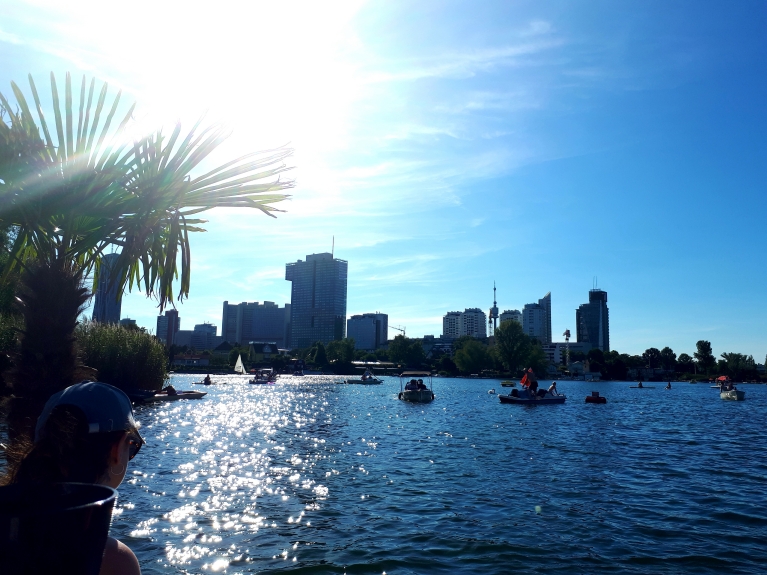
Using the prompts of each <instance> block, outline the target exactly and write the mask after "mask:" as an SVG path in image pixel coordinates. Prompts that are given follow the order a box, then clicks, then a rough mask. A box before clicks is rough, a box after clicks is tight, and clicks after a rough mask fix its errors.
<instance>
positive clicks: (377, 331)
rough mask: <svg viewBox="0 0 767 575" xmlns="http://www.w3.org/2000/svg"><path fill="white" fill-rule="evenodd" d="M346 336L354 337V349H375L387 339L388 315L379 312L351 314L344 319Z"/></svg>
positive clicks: (384, 343)
mask: <svg viewBox="0 0 767 575" xmlns="http://www.w3.org/2000/svg"><path fill="white" fill-rule="evenodd" d="M346 337H349V338H352V339H354V349H364V350H367V351H373V350H376V349H378V348H379V347H381V346H382V345H386V342H387V341H388V338H389V316H388V315H386V314H385V313H379V312H376V313H363V314H361V315H353V316H351V317H350V318H349V319H348V320H346Z"/></svg>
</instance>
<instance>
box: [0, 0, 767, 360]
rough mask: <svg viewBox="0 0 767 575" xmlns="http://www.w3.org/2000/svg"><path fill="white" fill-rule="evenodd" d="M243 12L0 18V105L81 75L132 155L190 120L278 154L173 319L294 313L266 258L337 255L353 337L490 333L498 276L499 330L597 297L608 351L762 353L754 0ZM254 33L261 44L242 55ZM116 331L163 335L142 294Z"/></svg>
mask: <svg viewBox="0 0 767 575" xmlns="http://www.w3.org/2000/svg"><path fill="white" fill-rule="evenodd" d="M238 10H239V11H240V12H239V14H240V15H241V17H240V18H237V19H232V18H231V16H230V11H228V10H223V9H222V10H210V11H205V14H204V16H203V14H202V13H201V12H198V11H194V10H190V11H187V10H176V9H172V8H167V7H166V8H164V9H159V8H158V9H157V10H153V11H152V14H151V16H150V17H147V16H146V14H145V13H143V12H142V11H140V10H139V11H136V12H135V13H133V14H125V13H124V11H122V10H121V7H120V6H118V5H114V6H111V5H110V6H103V7H100V9H99V10H93V9H92V6H91V4H90V3H71V4H66V5H64V4H61V3H56V2H53V1H52V0H35V2H24V1H22V0H20V1H19V2H16V3H12V4H9V6H7V9H6V10H5V12H4V18H3V22H2V23H0V63H1V64H2V65H1V66H0V87H2V90H3V93H8V92H9V83H10V81H15V82H17V83H18V84H19V87H20V88H21V89H22V90H23V91H24V92H25V93H26V94H27V95H28V96H29V97H31V96H30V92H29V87H28V85H27V83H26V77H27V74H30V73H31V74H32V75H33V76H34V78H35V79H36V81H37V82H38V86H42V85H46V83H47V77H48V74H49V72H50V71H53V72H54V73H55V74H56V77H57V81H58V82H59V85H60V86H62V85H63V77H64V74H65V72H66V71H70V72H71V73H72V76H73V80H74V82H75V84H76V85H78V82H79V81H80V76H81V75H82V74H83V73H86V74H87V75H88V76H89V77H90V76H91V75H92V76H95V77H96V78H97V80H108V81H109V82H110V93H111V94H114V93H115V92H116V91H117V90H118V89H122V90H123V97H122V100H121V106H122V105H123V104H124V105H125V106H126V108H125V109H126V110H127V106H128V105H130V103H132V102H133V101H136V102H137V104H138V107H137V108H136V113H135V114H134V117H135V119H136V120H135V124H133V125H132V126H131V134H134V133H137V132H138V133H140V132H141V131H142V130H145V129H150V128H152V129H153V128H157V127H160V126H166V127H167V130H166V133H168V134H169V133H171V131H172V125H173V123H174V122H175V121H176V120H181V121H182V122H183V125H184V127H185V128H190V127H191V125H193V123H194V122H195V121H196V120H197V119H199V118H200V117H201V116H203V115H204V114H205V113H206V112H207V116H206V121H208V122H213V121H221V122H223V123H225V124H226V125H228V126H230V127H231V129H232V137H231V138H230V139H229V140H228V141H227V142H226V143H225V144H224V145H223V146H222V147H221V149H220V153H221V155H222V157H223V159H224V160H227V159H231V158H234V157H237V156H239V155H241V154H244V153H247V152H251V151H255V150H259V149H268V148H274V147H275V146H279V145H281V144H284V143H286V142H290V145H291V146H292V147H294V148H295V150H296V153H295V156H294V157H293V158H292V160H291V161H292V162H294V165H295V169H294V170H293V171H291V172H290V175H291V177H293V178H295V180H296V187H295V189H294V190H293V191H292V194H293V195H292V199H291V200H290V201H288V202H282V203H281V204H280V205H279V206H278V207H279V208H280V209H283V210H285V212H284V213H278V214H277V216H278V217H277V218H276V219H272V218H268V217H265V216H263V215H262V214H259V213H258V212H257V211H255V210H244V211H237V210H232V209H222V210H216V211H214V212H212V213H211V214H209V218H208V219H209V222H208V223H207V224H205V225H204V227H205V228H206V229H207V230H208V233H206V234H193V236H192V238H191V240H190V241H191V258H192V271H191V291H190V298H189V299H188V300H186V301H185V302H183V303H182V304H180V305H178V310H179V312H180V315H181V316H183V317H184V318H194V323H202V322H205V321H208V322H211V323H214V324H218V323H219V322H220V306H221V302H222V301H223V300H229V301H237V302H244V301H253V300H258V301H274V302H281V303H282V302H287V301H289V294H290V289H289V285H285V284H287V282H285V281H284V279H283V277H284V267H283V266H284V263H285V262H287V261H295V259H296V258H298V257H302V256H303V255H304V254H306V253H307V252H310V251H313V252H323V251H328V252H329V251H331V250H332V249H333V248H332V246H333V242H334V240H333V238H334V237H335V255H336V256H337V257H339V258H342V259H345V260H347V261H349V262H353V263H352V264H350V269H349V280H348V281H349V284H348V288H349V289H348V292H349V301H348V307H347V317H348V316H349V315H355V314H361V313H367V312H370V311H371V310H375V309H380V310H383V311H385V312H386V313H387V314H388V315H389V318H390V324H391V325H398V326H405V327H407V333H408V335H412V336H422V335H426V334H433V335H437V334H438V333H439V329H440V327H439V326H440V320H441V317H442V316H443V314H444V313H445V311H447V310H451V309H452V310H455V309H464V308H467V307H477V308H480V309H482V310H483V311H485V312H487V310H488V309H489V308H490V306H491V305H492V301H493V300H492V295H493V294H492V283H493V281H494V280H495V281H497V285H498V297H497V301H498V306H499V309H501V310H503V309H520V310H521V309H522V307H523V306H524V304H525V303H529V302H530V301H534V298H538V297H540V294H545V293H546V292H547V291H552V293H555V294H556V298H555V299H554V301H553V302H552V334H553V336H554V337H555V338H556V337H558V336H556V334H561V333H562V332H563V331H564V330H565V329H570V330H571V332H572V333H575V330H576V325H575V317H574V310H575V309H577V308H578V307H579V306H580V305H581V304H583V303H584V302H583V297H582V293H584V291H587V290H588V289H589V288H590V287H593V286H592V277H593V276H598V277H599V279H600V281H599V287H600V288H601V289H604V290H605V291H607V292H608V293H609V294H610V310H611V314H610V316H611V317H610V331H611V334H610V348H611V349H615V350H618V351H620V352H625V353H641V352H642V351H644V350H645V349H647V348H648V347H663V346H669V347H671V348H673V349H674V350H675V351H676V352H677V353H688V354H692V353H693V352H694V350H695V342H696V341H698V340H701V339H705V340H708V341H711V343H712V345H713V349H714V352H715V354H716V355H717V356H718V355H719V354H721V353H723V352H739V353H746V354H751V355H753V356H754V357H756V358H763V357H764V355H765V353H767V334H766V333H764V330H763V329H762V326H763V325H764V324H765V323H767V301H765V299H764V295H763V294H764V287H763V286H764V285H766V284H767V269H765V266H764V265H763V253H764V248H765V239H764V237H763V236H764V234H763V233H762V232H761V230H762V228H763V214H765V213H767V196H766V195H765V194H764V193H763V188H764V182H765V181H767V162H766V161H765V158H766V157H767V151H766V150H765V146H766V145H767V144H766V143H765V139H764V131H765V130H764V129H765V126H767V110H765V109H764V106H763V102H764V100H765V96H767V77H766V76H765V75H764V73H763V71H764V70H765V69H767V45H766V43H765V42H764V38H765V36H767V29H766V28H767V26H765V22H767V18H765V10H767V8H766V7H765V5H764V3H763V2H754V1H750V0H744V1H743V2H738V3H735V4H732V3H711V4H708V5H707V9H706V10H701V9H700V6H699V4H698V3H696V2H693V1H691V0H681V1H680V2H677V3H675V4H674V6H673V9H672V8H669V7H668V6H667V5H665V4H663V3H655V2H638V1H627V2H624V3H621V4H614V3H605V2H597V3H586V2H572V3H566V4H562V3H525V2H515V3H504V2H493V1H489V2H487V3H483V4H482V5H481V6H477V5H476V3H469V2H460V1H459V2H455V3H450V4H448V5H444V4H442V3H437V2H430V1H425V2H422V3H417V4H416V5H413V4H412V3H404V2H397V1H392V2H386V3H374V2H364V1H360V2H334V3H332V5H312V4H311V3H308V4H306V5H303V6H302V8H301V9H300V10H296V9H294V8H293V7H291V5H290V4H289V3H288V4H284V5H283V4H279V3H271V4H267V3H252V4H251V5H248V6H241V7H238ZM115 21H120V22H122V23H124V25H123V26H117V27H116V26H114V22H115ZM253 21H259V22H268V23H269V24H270V25H269V26H266V27H265V28H267V30H265V31H264V33H263V34H259V35H258V37H256V38H254V37H252V36H253V35H252V34H251V33H250V32H251V30H250V28H249V26H250V24H249V23H251V22H253ZM83 22H87V23H88V25H87V26H83V24H82V23H83ZM156 29H162V30H164V31H165V32H166V34H165V35H164V40H163V45H162V48H161V50H163V51H167V53H169V54H173V53H174V52H173V50H175V48H174V47H176V46H187V50H188V52H187V53H186V57H185V58H183V59H180V60H178V61H176V62H175V65H174V66H173V67H172V68H171V69H169V68H168V67H167V65H164V63H163V62H164V61H165V60H164V59H163V58H157V57H156V55H157V50H158V48H157V47H155V46H151V45H149V44H146V45H136V42H135V38H136V37H142V36H147V37H149V36H152V35H153V34H154V31H155V30H156ZM198 36H199V37H205V38H207V39H208V41H207V42H205V43H195V42H189V41H188V38H189V37H198ZM275 47H278V48H279V57H275V56H274V54H275ZM163 53H165V52H163ZM254 68H255V69H258V70H259V73H258V74H251V73H246V72H244V71H245V70H251V69H254ZM201 78H204V81H200V79H201ZM265 86H269V89H264V88H265ZM44 98H45V97H44ZM41 105H42V106H43V108H46V111H47V106H48V103H47V102H46V101H45V99H43V101H42V102H41ZM47 115H48V117H51V116H50V114H47ZM254 239H257V240H258V242H259V244H258V249H257V250H254V249H253V240H254ZM122 310H123V315H125V316H130V317H131V318H134V319H137V320H138V323H139V324H141V325H144V326H147V327H151V326H152V325H153V322H154V318H156V316H157V314H158V310H157V309H156V308H155V307H154V303H153V301H151V300H146V299H145V298H144V296H143V295H142V294H141V293H139V292H136V291H134V292H133V293H131V294H127V295H125V296H124V298H123V301H122ZM87 314H88V315H90V312H87ZM190 325H191V324H190Z"/></svg>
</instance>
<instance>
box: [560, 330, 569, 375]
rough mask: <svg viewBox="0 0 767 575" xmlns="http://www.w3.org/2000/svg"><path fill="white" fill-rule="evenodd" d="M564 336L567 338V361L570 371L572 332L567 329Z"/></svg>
mask: <svg viewBox="0 0 767 575" xmlns="http://www.w3.org/2000/svg"><path fill="white" fill-rule="evenodd" d="M562 335H563V336H565V358H566V360H565V361H566V362H567V363H566V365H567V369H570V330H569V329H566V330H565V333H563V334H562Z"/></svg>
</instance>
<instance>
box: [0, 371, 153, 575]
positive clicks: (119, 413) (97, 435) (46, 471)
mask: <svg viewBox="0 0 767 575" xmlns="http://www.w3.org/2000/svg"><path fill="white" fill-rule="evenodd" d="M143 444H144V440H143V438H142V437H141V435H140V434H139V432H138V426H137V425H136V421H135V420H134V419H133V408H132V407H131V403H130V399H128V396H127V395H125V393H123V392H122V391H121V390H119V389H117V388H116V387H113V386H111V385H108V384H106V383H99V382H83V383H78V384H75V385H72V386H70V387H68V388H66V389H65V390H63V391H60V392H59V393H56V394H54V395H53V396H51V398H50V399H49V400H48V402H47V403H46V404H45V407H44V408H43V412H42V414H40V417H39V418H38V420H37V426H36V427H35V441H34V444H32V445H31V446H28V447H27V449H26V450H25V453H24V455H23V456H22V457H21V458H20V459H19V460H18V463H16V464H15V465H14V466H13V467H12V468H11V470H10V471H9V473H8V475H7V477H6V478H5V483H58V482H62V481H72V482H81V483H99V484H101V485H107V486H109V487H112V488H115V489H116V488H117V487H118V486H119V485H120V483H121V482H122V480H123V478H124V477H125V473H126V471H127V469H128V462H129V461H130V460H131V459H133V458H134V457H135V456H136V454H137V453H138V452H139V450H140V449H141V446H142V445H143ZM140 574H141V568H140V567H139V564H138V560H137V559H136V556H135V555H134V554H133V551H131V550H130V549H129V548H128V547H127V546H126V545H125V544H124V543H121V542H119V541H117V540H116V539H113V538H112V537H109V538H108V539H107V543H106V547H105V548H104V557H103V559H102V562H101V571H100V575H140Z"/></svg>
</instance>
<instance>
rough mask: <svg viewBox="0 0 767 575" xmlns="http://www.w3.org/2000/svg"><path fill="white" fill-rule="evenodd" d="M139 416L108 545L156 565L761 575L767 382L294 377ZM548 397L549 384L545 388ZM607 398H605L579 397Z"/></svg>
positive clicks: (230, 387)
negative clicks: (428, 392)
mask: <svg viewBox="0 0 767 575" xmlns="http://www.w3.org/2000/svg"><path fill="white" fill-rule="evenodd" d="M195 379H198V378H196V377H194V376H174V379H173V385H174V386H175V387H176V388H177V389H192V388H194V389H198V390H204V391H208V395H207V396H206V397H205V398H204V399H202V400H200V401H191V400H188V401H187V400H185V401H179V402H175V403H170V404H162V405H152V406H142V407H139V408H138V409H137V417H138V419H139V420H140V421H141V422H142V424H143V428H142V429H143V433H144V436H145V437H146V439H147V440H148V443H149V444H148V445H147V446H145V447H144V448H143V449H142V451H141V453H140V454H139V455H138V456H137V457H136V459H134V460H133V462H131V467H130V468H129V472H128V473H129V475H128V476H127V477H126V482H125V483H124V484H123V485H122V486H121V487H120V499H119V504H118V509H117V514H116V516H115V520H114V523H113V527H112V534H113V535H115V536H116V537H118V538H120V539H122V540H123V541H125V542H126V543H127V544H128V545H129V546H130V547H131V548H132V549H133V550H134V551H135V552H136V555H137V556H138V558H139V561H140V562H141V567H142V570H143V572H144V573H201V572H207V573H216V572H219V573H257V572H260V573H263V572H284V573H384V572H385V573H389V574H393V573H403V574H405V573H478V572H482V573H509V572H514V571H520V572H526V573H592V572H599V573H653V574H654V573H695V574H699V573H762V572H764V565H766V564H767V546H765V544H764V539H765V536H767V511H766V510H765V502H766V501H767V497H765V490H766V489H767V458H766V457H765V455H767V433H766V432H765V428H764V416H763V414H764V412H765V408H767V386H758V385H744V386H742V389H745V391H746V401H744V402H725V401H721V400H720V399H718V394H717V391H716V390H713V389H710V388H709V386H708V385H703V384H698V385H691V384H686V383H676V384H674V386H673V389H672V390H670V391H666V390H664V389H663V385H664V384H655V385H656V387H655V389H644V390H637V389H629V385H630V384H628V383H624V382H608V383H585V382H561V383H560V386H559V387H560V388H561V389H560V390H561V391H562V392H564V393H566V394H567V395H568V396H569V399H568V402H567V403H566V404H565V405H559V406H558V405H549V406H536V407H526V406H517V405H501V404H500V402H499V400H498V398H497V396H496V395H490V394H488V393H487V391H488V389H490V388H495V390H496V391H497V392H498V393H501V392H502V391H505V390H504V388H502V387H501V386H500V382H498V381H492V380H462V379H441V378H436V379H435V380H434V391H435V394H436V395H437V399H436V400H435V401H434V402H433V403H431V404H426V405H413V404H408V403H404V402H401V401H398V400H397V392H398V391H399V380H398V379H396V378H385V383H384V384H383V385H379V386H346V385H334V384H333V383H332V381H333V380H332V378H326V377H304V378H291V377H286V378H283V379H281V380H280V381H279V382H278V384H277V385H274V386H251V385H248V384H247V383H246V379H244V378H241V377H234V376H232V377H223V378H221V377H220V378H219V380H226V381H228V383H227V385H219V386H210V387H202V386H190V385H189V383H190V382H191V381H193V380H195ZM542 385H547V384H542ZM592 389H598V390H599V391H601V392H602V394H603V395H605V396H606V397H607V398H608V403H607V404H606V405H589V404H585V403H584V398H585V396H586V395H587V394H589V393H590V392H591V390H592Z"/></svg>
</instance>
